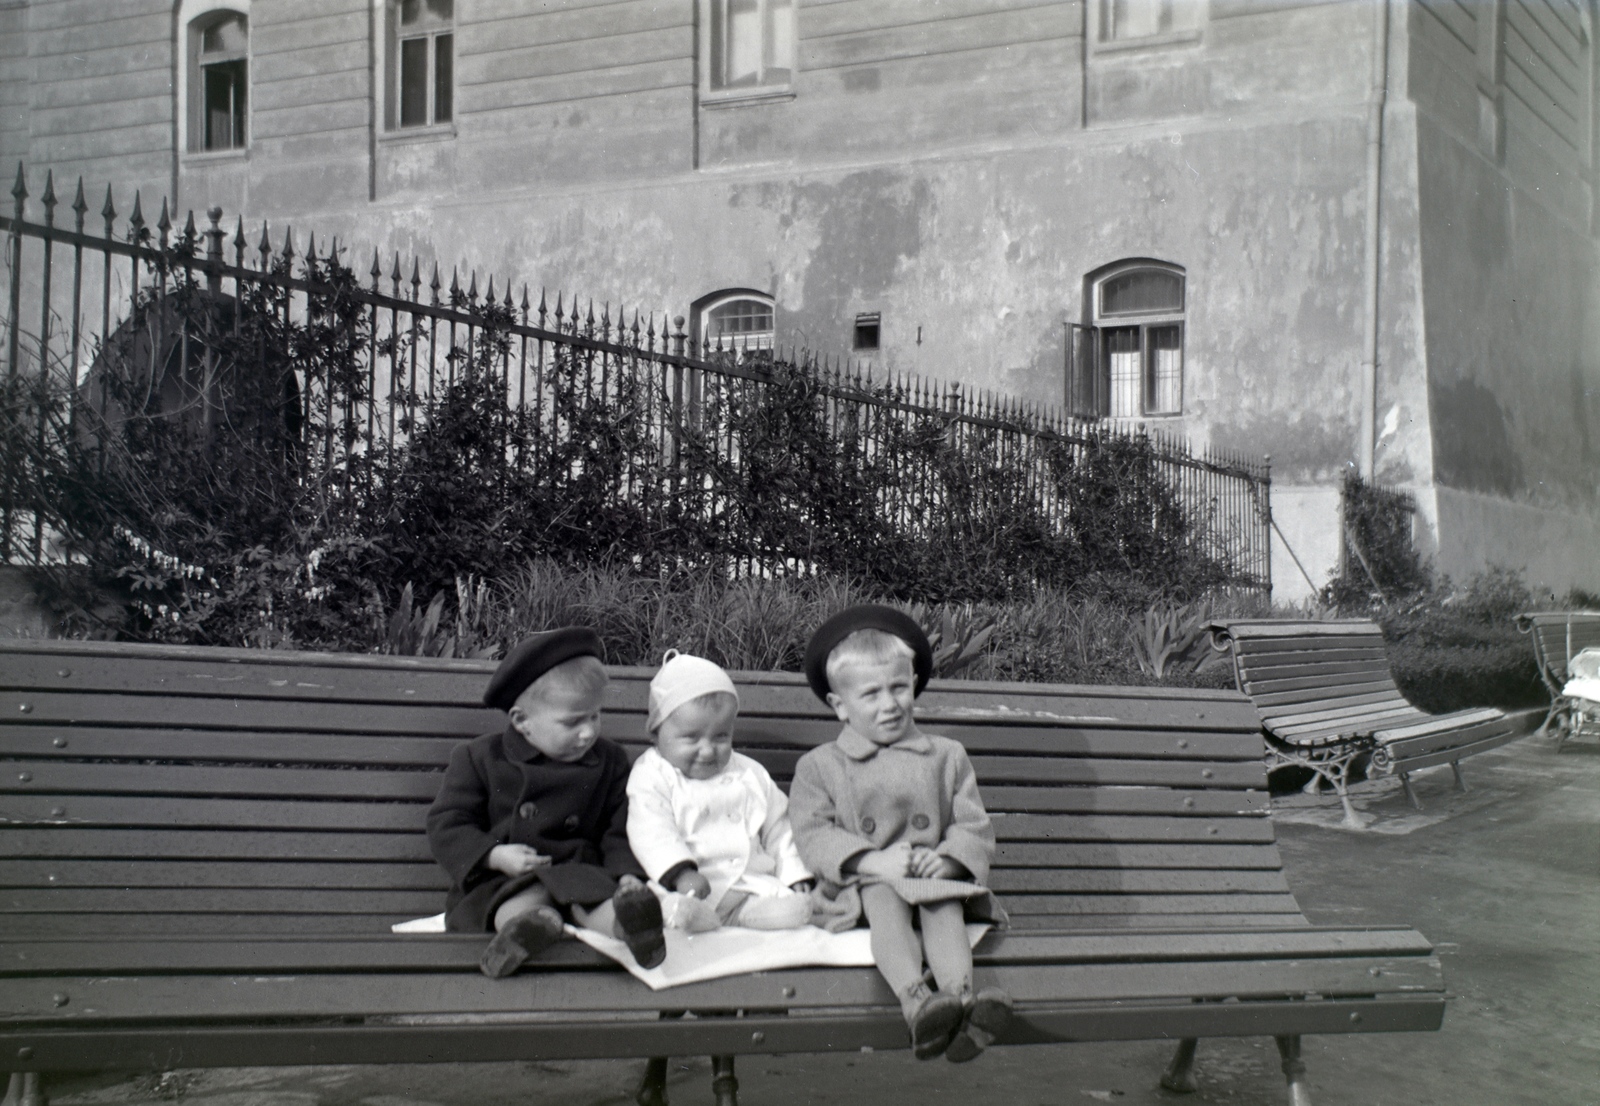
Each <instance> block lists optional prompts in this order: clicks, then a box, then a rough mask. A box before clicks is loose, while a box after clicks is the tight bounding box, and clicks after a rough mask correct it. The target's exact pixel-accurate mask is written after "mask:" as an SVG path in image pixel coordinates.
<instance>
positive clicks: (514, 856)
mask: <svg viewBox="0 0 1600 1106" xmlns="http://www.w3.org/2000/svg"><path fill="white" fill-rule="evenodd" d="M487 863H488V865H489V867H491V868H493V869H494V870H495V871H497V872H503V873H504V874H506V875H508V876H520V875H524V874H526V873H528V872H531V871H533V870H534V869H535V868H543V867H544V866H545V865H546V864H549V863H550V858H549V857H548V856H545V855H544V854H543V853H541V852H539V850H537V849H535V848H533V847H532V846H531V845H496V846H495V847H494V848H492V849H490V850H489V858H488V861H487Z"/></svg>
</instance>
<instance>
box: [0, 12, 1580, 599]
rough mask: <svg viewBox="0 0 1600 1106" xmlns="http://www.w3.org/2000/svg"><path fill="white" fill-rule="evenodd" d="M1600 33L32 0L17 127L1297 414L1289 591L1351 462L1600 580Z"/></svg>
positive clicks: (1124, 394)
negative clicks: (1599, 131)
mask: <svg viewBox="0 0 1600 1106" xmlns="http://www.w3.org/2000/svg"><path fill="white" fill-rule="evenodd" d="M1594 32H1595V22H1594V10H1593V6H1592V0H1465V2H1458V0H1332V2H1326V3H1303V2H1298V0H917V2H910V0H831V2H821V0H604V2H598V0H596V2H584V0H549V2H537V3H536V2H533V0H315V2H313V0H177V2H176V3H174V2H173V0H26V2H17V0H9V2H8V0H0V158H3V159H9V161H18V160H20V161H23V162H25V163H26V164H27V165H28V166H29V167H30V170H32V171H33V172H34V173H35V175H37V174H38V173H40V172H42V170H43V169H45V168H50V169H52V170H54V172H55V173H56V177H57V180H62V179H68V180H70V179H71V178H73V177H75V176H77V175H78V174H82V175H83V176H84V177H85V179H86V181H88V182H89V183H90V184H91V185H97V184H98V186H100V187H103V185H104V183H105V182H112V183H115V184H116V185H117V186H118V189H119V194H122V196H123V198H122V199H121V200H120V201H119V202H120V203H122V204H124V205H126V204H127V203H128V202H131V196H132V190H133V189H134V188H138V189H140V190H141V192H142V193H143V194H144V195H145V196H162V195H165V196H170V197H175V202H176V204H177V205H178V207H179V208H180V209H184V208H192V209H195V210H196V211H197V212H198V211H200V210H202V209H204V208H207V207H210V206H212V205H220V206H221V207H223V208H224V209H225V210H226V211H227V212H228V213H229V219H230V220H231V218H232V215H233V213H235V212H239V213H242V214H243V215H244V217H245V219H246V220H247V221H248V222H252V223H255V224H259V222H260V221H261V220H269V221H270V222H271V223H272V224H273V226H274V227H275V228H278V230H279V231H280V232H281V230H282V228H283V227H284V226H285V225H286V224H292V225H293V226H294V227H295V229H296V231H297V232H314V233H315V234H316V235H317V238H318V240H319V241H324V242H326V241H327V240H328V238H329V237H330V236H337V238H338V239H339V241H340V242H341V243H346V244H349V245H350V246H351V248H352V249H353V250H354V251H355V252H356V253H357V254H358V255H359V256H361V257H362V258H365V257H366V256H368V254H369V253H370V251H371V250H372V249H373V248H374V247H376V248H377V249H378V250H380V251H381V252H382V253H383V254H384V255H385V257H386V258H387V257H388V256H389V255H391V254H394V253H396V252H398V253H400V254H401V255H404V256H406V257H408V258H409V257H410V256H412V255H416V256H418V257H420V258H421V259H422V260H423V264H424V272H425V273H426V271H427V268H426V267H427V265H428V264H429V263H430V262H434V261H436V262H437V263H438V264H440V265H441V266H442V267H443V269H444V270H445V272H446V273H448V271H449V269H450V268H451V267H458V268H460V269H461V271H462V273H463V279H465V272H466V271H467V270H468V269H472V270H475V271H476V272H477V273H478V275H479V278H480V280H481V279H485V278H486V277H487V276H489V275H491V274H492V275H494V276H495V277H496V279H497V282H500V286H501V287H504V283H503V282H504V281H506V280H508V279H509V280H512V281H515V282H516V283H518V284H520V283H522V282H524V281H526V282H528V283H529V284H531V285H533V286H534V287H535V288H538V287H540V286H542V287H545V288H548V289H549V290H550V291H551V294H552V296H553V294H554V292H555V291H556V290H558V289H561V290H565V291H567V292H579V293H582V294H583V295H584V296H585V297H589V296H592V297H594V299H595V300H596V301H606V302H609V303H610V304H611V305H612V306H613V308H614V307H615V306H616V305H618V304H622V305H626V306H627V307H628V308H630V309H631V308H635V307H637V308H639V309H641V310H645V311H650V310H654V311H656V312H658V317H659V312H662V311H665V312H667V313H669V314H671V315H683V316H684V317H685V318H686V319H687V320H688V322H687V325H688V327H689V328H690V330H691V331H692V332H693V333H695V334H696V335H698V336H703V337H706V338H708V339H710V340H714V341H715V340H720V341H724V342H733V343H738V344H745V345H756V346H763V345H772V344H776V345H779V346H791V345H792V346H797V347H805V348H809V349H812V350H815V351H819V352H827V353H838V352H849V353H850V354H851V355H852V356H854V357H856V358H859V359H860V360H862V361H865V362H867V363H869V364H872V365H875V366H879V367H883V368H889V369H896V370H907V371H913V372H917V373H922V374H925V375H927V376H931V377H935V378H941V379H946V380H957V381H960V382H961V383H962V384H963V385H965V386H969V387H973V388H982V389H990V390H993V391H997V392H1001V393H1005V394H1009V395H1016V396H1021V397H1026V398H1028V399H1031V400H1036V401H1040V402H1045V403H1050V404H1066V405H1068V406H1071V407H1074V408H1076V409H1078V410H1080V411H1083V412H1084V413H1087V414H1092V415H1096V416H1099V417H1105V418H1110V419H1115V420H1118V421H1134V422H1143V423H1145V424H1147V425H1150V426H1152V427H1155V428H1159V429H1161V430H1163V431H1166V432H1172V433H1177V434H1181V435H1183V436H1185V437H1187V438H1188V439H1189V440H1191V441H1192V442H1194V443H1195V444H1197V445H1211V446H1216V447H1221V448H1227V449H1234V450H1238V451H1241V452H1246V453H1249V454H1253V455H1261V454H1269V455H1270V456H1271V458H1272V464H1273V471H1274V483H1275V487H1274V495H1273V503H1274V508H1275V514H1276V518H1277V521H1278V523H1279V525H1280V527H1281V528H1282V533H1283V538H1282V541H1283V542H1286V543H1287V545H1286V546H1285V545H1284V544H1281V543H1280V544H1279V545H1278V547H1277V548H1275V550H1274V558H1273V563H1274V582H1275V585H1276V594H1277V596H1278V597H1279V598H1285V599H1294V598H1297V597H1300V596H1304V595H1306V594H1308V593H1309V592H1310V591H1311V590H1312V587H1313V585H1321V584H1322V583H1324V582H1325V581H1326V579H1327V576H1328V574H1329V572H1330V571H1331V570H1332V569H1333V568H1334V566H1335V565H1336V563H1337V559H1338V556H1339V547H1340V524H1339V519H1338V484H1339V481H1340V478H1341V476H1342V474H1343V473H1344V472H1346V471H1347V470H1350V469H1352V468H1353V469H1355V470H1356V471H1359V472H1361V473H1363V474H1365V475H1367V476H1369V477H1371V478H1374V479H1376V480H1378V481H1380V482H1382V483H1386V484H1391V485H1398V486H1400V487H1403V488H1406V489H1408V490H1410V491H1411V492H1413V493H1414V494H1415V496H1416V498H1417V501H1418V504H1419V512H1418V515H1419V517H1418V537H1419V542H1420V544H1421V545H1422V547H1423V548H1424V549H1425V550H1426V551H1427V552H1428V553H1430V554H1431V555H1433V556H1434V557H1435V558H1436V563H1437V565H1438V567H1439V568H1440V569H1441V570H1443V571H1445V572H1449V573H1451V574H1452V575H1454V576H1457V577H1462V576H1467V575H1470V574H1472V573H1473V572H1474V571H1476V570H1477V569H1480V568H1482V567H1484V566H1485V565H1487V564H1491V563H1493V564H1503V565H1508V566H1511V567H1515V568H1521V569H1524V570H1526V571H1527V573H1528V576H1529V579H1530V580H1531V581H1533V582H1536V583H1539V584H1543V585H1546V586H1549V587H1551V588H1553V589H1556V590H1558V591H1561V590H1565V589H1566V588H1568V587H1572V586H1582V587H1586V588H1588V589H1590V590H1600V487H1597V485H1600V340H1597V339H1600V334H1597V333H1596V327H1597V322H1600V310H1597V309H1600V287H1597V276H1596V267H1597V262H1600V250H1597V246H1600V242H1597V237H1596V230H1597V228H1600V219H1597V188H1596V185H1597V174H1596V162H1595V153H1596V145H1597V142H1596V115H1595V106H1594V105H1595V99H1596V95H1595V91H1596V80H1597V77H1596V74H1597V69H1596V58H1595V50H1594V45H1593V34H1594ZM124 209H125V207H124ZM147 210H148V209H147ZM1291 550H1292V552H1293V554H1294V557H1292V558H1291V557H1290V555H1289V553H1290V551H1291ZM1297 561H1298V564H1299V565H1300V566H1303V568H1304V572H1303V573H1302V572H1301V571H1300V568H1298V567H1297V566H1296V562H1297Z"/></svg>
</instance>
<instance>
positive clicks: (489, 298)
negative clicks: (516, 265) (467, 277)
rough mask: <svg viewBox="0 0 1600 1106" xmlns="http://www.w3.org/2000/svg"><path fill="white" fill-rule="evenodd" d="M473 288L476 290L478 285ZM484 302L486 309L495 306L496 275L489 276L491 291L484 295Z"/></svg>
mask: <svg viewBox="0 0 1600 1106" xmlns="http://www.w3.org/2000/svg"><path fill="white" fill-rule="evenodd" d="M473 287H474V288H476V287H477V285H473ZM483 302H484V306H486V307H493V306H494V274H493V273H490V274H489V290H488V291H487V292H485V293H484V294H483Z"/></svg>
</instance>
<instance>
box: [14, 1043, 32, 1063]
mask: <svg viewBox="0 0 1600 1106" xmlns="http://www.w3.org/2000/svg"><path fill="white" fill-rule="evenodd" d="M17 1059H18V1060H31V1059H33V1046H32V1045H23V1046H22V1047H21V1048H19V1049H17Z"/></svg>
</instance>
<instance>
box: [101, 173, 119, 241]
mask: <svg viewBox="0 0 1600 1106" xmlns="http://www.w3.org/2000/svg"><path fill="white" fill-rule="evenodd" d="M100 217H101V218H102V219H104V220H105V221H106V237H107V238H110V237H111V220H113V219H115V218H116V217H117V205H116V204H114V203H112V202H111V186H110V185H109V184H108V185H106V202H105V203H103V204H101V205H100Z"/></svg>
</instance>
